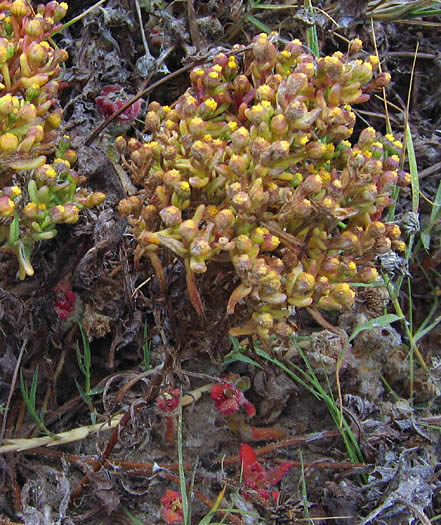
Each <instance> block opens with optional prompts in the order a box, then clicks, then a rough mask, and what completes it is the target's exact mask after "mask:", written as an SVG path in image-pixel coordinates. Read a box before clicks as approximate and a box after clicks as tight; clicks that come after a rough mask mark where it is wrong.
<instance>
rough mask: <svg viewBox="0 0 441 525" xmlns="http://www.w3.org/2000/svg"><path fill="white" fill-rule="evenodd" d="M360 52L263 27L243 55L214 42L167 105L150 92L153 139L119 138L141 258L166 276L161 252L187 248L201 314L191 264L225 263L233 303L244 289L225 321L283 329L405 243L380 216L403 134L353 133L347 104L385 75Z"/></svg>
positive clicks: (184, 254) (369, 274)
mask: <svg viewBox="0 0 441 525" xmlns="http://www.w3.org/2000/svg"><path fill="white" fill-rule="evenodd" d="M363 56H364V55H362V44H361V41H360V40H359V39H355V40H353V41H351V42H350V44H349V48H348V52H347V53H346V54H343V53H341V52H335V53H334V54H333V55H331V56H326V57H321V58H315V57H314V56H313V55H311V54H310V53H309V52H307V51H306V48H305V46H304V45H303V44H302V43H301V42H300V41H299V40H293V41H292V42H289V43H287V44H286V45H284V46H283V48H281V49H279V46H278V37H277V35H276V34H273V35H270V36H268V35H266V34H264V33H263V34H260V35H258V36H257V37H256V38H255V39H254V41H253V43H252V46H251V50H250V51H249V52H245V54H244V57H243V61H242V63H240V62H239V60H238V59H237V58H236V57H235V56H227V55H224V54H219V55H217V56H216V57H215V58H214V59H213V63H212V64H210V65H208V66H205V67H197V68H195V69H194V70H193V71H192V72H191V73H190V80H191V87H190V88H189V89H188V90H187V91H186V93H184V94H183V95H182V96H181V97H180V98H179V99H178V100H177V101H176V102H175V103H173V104H172V105H171V106H161V105H160V104H159V103H157V102H151V103H150V105H149V108H148V112H147V115H146V119H145V132H146V133H147V137H148V138H147V140H145V141H141V140H138V139H136V138H130V139H127V138H125V137H118V138H117V139H116V143H115V145H116V148H117V150H118V151H119V152H120V154H121V160H122V163H123V165H124V166H125V167H126V168H127V169H128V170H129V171H130V173H131V176H132V179H133V182H134V183H135V184H136V185H137V186H138V187H139V188H140V191H139V193H138V194H137V195H135V196H132V197H129V198H127V199H124V200H122V201H121V202H120V203H119V211H120V214H121V215H122V216H124V217H127V218H128V221H129V225H130V230H131V232H132V233H133V235H134V237H135V239H136V241H137V248H136V252H135V263H136V264H137V265H138V264H139V262H140V259H141V258H142V257H148V258H149V259H150V261H151V263H152V265H153V267H154V268H155V271H156V274H157V276H158V278H159V280H160V283H161V285H162V286H165V281H164V272H163V269H162V263H161V253H163V251H164V250H167V251H169V252H172V253H173V254H174V255H176V256H178V257H179V258H181V259H182V260H183V262H184V264H185V269H186V278H187V287H188V291H189V296H190V300H191V302H192V304H193V306H194V308H195V310H196V311H197V312H198V313H199V314H200V315H202V314H203V304H202V300H201V298H200V295H199V292H198V289H197V282H196V278H195V276H197V275H198V274H203V273H205V272H206V271H207V266H208V265H209V264H214V263H222V264H224V265H225V264H229V265H231V266H232V268H234V271H235V274H236V278H237V281H238V282H237V286H236V288H235V289H234V290H233V292H232V293H231V296H230V298H229V301H228V304H227V305H226V311H227V313H228V314H233V313H234V312H235V310H236V306H237V305H238V303H239V302H240V301H241V300H245V302H246V305H247V308H248V309H249V314H250V317H249V319H248V321H246V322H245V324H242V325H241V326H238V327H235V328H233V329H232V330H231V331H230V333H231V335H234V336H240V335H251V334H253V335H256V336H258V337H259V338H260V339H261V340H263V341H265V340H268V339H269V337H270V336H271V335H278V336H282V337H286V336H289V335H290V334H291V332H292V330H291V327H290V326H289V324H288V323H287V317H288V315H289V314H290V313H291V312H292V311H293V309H295V308H304V307H307V306H310V305H312V306H316V307H318V308H321V309H324V310H337V311H343V310H345V309H349V308H350V307H351V306H352V305H353V303H354V300H355V290H354V288H353V287H352V286H351V283H372V282H374V281H376V280H377V279H378V272H377V270H376V268H375V259H376V257H377V256H378V255H381V254H385V253H388V252H389V251H390V250H398V251H403V250H404V249H405V244H404V242H403V241H401V240H400V236H401V232H400V229H399V227H398V226H397V225H396V224H386V223H385V222H384V221H383V220H382V215H383V211H384V210H385V209H387V208H388V207H389V206H390V205H391V204H392V203H393V201H392V198H391V192H392V190H393V188H394V187H395V186H396V185H397V184H398V185H402V186H404V185H407V184H409V182H410V177H409V174H408V173H405V172H404V171H402V170H400V160H399V157H398V155H399V154H400V152H401V150H402V145H401V143H400V142H399V141H397V140H396V139H395V138H394V137H393V135H391V134H388V135H386V136H385V137H381V136H380V134H379V133H377V132H376V131H375V129H373V128H372V127H368V128H366V129H363V130H362V131H361V133H360V134H359V136H358V138H355V139H354V137H353V133H354V126H355V124H356V116H355V113H354V111H353V109H352V105H353V104H360V103H362V102H365V101H367V100H368V99H369V97H370V93H372V92H375V91H377V90H380V89H382V88H383V87H385V86H387V85H388V83H389V82H390V75H389V74H388V73H377V72H378V58H377V57H376V56H367V57H366V58H360V57H363ZM351 138H352V142H351V141H350V140H349V139H351Z"/></svg>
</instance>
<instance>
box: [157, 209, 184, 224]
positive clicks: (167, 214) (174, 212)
mask: <svg viewBox="0 0 441 525" xmlns="http://www.w3.org/2000/svg"><path fill="white" fill-rule="evenodd" d="M159 216H160V217H161V220H162V222H163V223H164V224H165V226H166V227H167V228H170V227H172V226H176V225H178V224H181V222H182V215H181V210H180V209H179V208H177V207H176V206H168V207H167V208H163V209H162V210H161V211H160V212H159Z"/></svg>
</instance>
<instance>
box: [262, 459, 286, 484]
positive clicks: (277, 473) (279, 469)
mask: <svg viewBox="0 0 441 525" xmlns="http://www.w3.org/2000/svg"><path fill="white" fill-rule="evenodd" d="M291 468H292V463H282V464H280V465H277V466H276V467H274V468H272V469H271V470H268V472H267V473H266V481H267V483H268V485H269V486H270V487H272V486H273V485H277V483H279V481H281V480H282V479H283V477H284V476H285V474H287V473H288V472H289V471H290V470H291Z"/></svg>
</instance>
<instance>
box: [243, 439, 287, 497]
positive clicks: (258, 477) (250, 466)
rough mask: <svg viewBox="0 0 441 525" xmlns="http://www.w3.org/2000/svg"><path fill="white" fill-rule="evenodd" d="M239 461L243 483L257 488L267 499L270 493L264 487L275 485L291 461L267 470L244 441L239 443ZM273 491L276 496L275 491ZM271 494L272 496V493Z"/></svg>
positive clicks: (251, 487)
mask: <svg viewBox="0 0 441 525" xmlns="http://www.w3.org/2000/svg"><path fill="white" fill-rule="evenodd" d="M240 461H241V464H242V478H243V481H244V483H245V485H246V486H247V487H249V488H250V489H258V490H257V491H258V493H259V494H260V495H261V496H262V497H263V498H265V499H268V497H269V495H270V493H271V492H270V491H268V490H266V489H268V487H271V486H273V485H277V483H279V481H281V479H282V478H283V476H285V474H286V473H287V472H288V471H289V470H290V469H291V467H292V464H291V463H282V464H281V465H277V467H274V468H272V469H271V470H269V471H268V472H267V471H266V470H265V467H264V466H263V465H261V464H260V463H259V462H258V460H257V455H256V452H255V451H254V450H253V449H252V448H251V447H250V446H249V445H247V444H246V443H242V444H241V445H240ZM273 492H275V493H277V496H278V492H277V491H273ZM271 494H272V493H271ZM272 495H273V498H274V494H272Z"/></svg>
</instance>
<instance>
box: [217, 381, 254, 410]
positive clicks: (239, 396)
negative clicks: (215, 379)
mask: <svg viewBox="0 0 441 525" xmlns="http://www.w3.org/2000/svg"><path fill="white" fill-rule="evenodd" d="M210 396H211V399H212V400H213V401H214V406H215V407H216V408H217V410H219V412H220V413H221V414H223V415H224V416H229V415H231V414H234V413H235V412H238V410H239V408H240V407H243V409H244V410H245V411H246V413H247V414H248V415H249V416H254V415H255V414H256V409H255V407H254V405H253V404H252V403H251V402H250V401H248V399H246V398H245V396H244V395H243V393H242V392H241V391H240V390H239V389H238V388H237V387H236V386H234V385H233V384H231V383H216V384H214V385H213V386H212V387H211V393H210Z"/></svg>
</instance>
